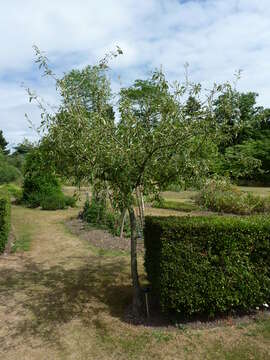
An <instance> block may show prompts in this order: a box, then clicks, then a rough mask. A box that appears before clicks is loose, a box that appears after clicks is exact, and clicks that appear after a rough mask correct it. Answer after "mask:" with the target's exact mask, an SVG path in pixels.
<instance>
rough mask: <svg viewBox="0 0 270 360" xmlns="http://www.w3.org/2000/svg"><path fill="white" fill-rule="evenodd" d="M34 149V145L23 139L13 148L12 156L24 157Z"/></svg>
mask: <svg viewBox="0 0 270 360" xmlns="http://www.w3.org/2000/svg"><path fill="white" fill-rule="evenodd" d="M33 148H34V144H33V143H31V142H30V141H29V140H28V139H24V140H23V141H22V142H21V143H19V144H18V145H16V146H15V147H14V150H15V151H14V152H13V154H12V155H14V156H16V155H23V156H25V155H26V154H28V153H29V152H30V151H31V150H32V149H33Z"/></svg>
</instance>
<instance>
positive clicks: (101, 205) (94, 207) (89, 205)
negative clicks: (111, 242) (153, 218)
mask: <svg viewBox="0 0 270 360" xmlns="http://www.w3.org/2000/svg"><path fill="white" fill-rule="evenodd" d="M81 217H82V219H83V220H84V221H86V222H88V223H89V224H91V225H94V226H97V227H101V228H105V229H107V230H109V232H110V233H112V234H113V235H116V236H119V235H120V226H121V224H120V222H119V221H120V214H118V213H117V212H115V211H113V210H112V209H111V210H108V209H107V206H106V202H105V201H104V200H101V201H97V200H96V199H94V198H92V199H91V201H90V200H89V199H87V200H86V201H85V204H84V208H83V211H82V213H81ZM124 233H125V234H126V235H127V236H128V235H129V234H130V224H129V220H128V219H126V221H125V225H124Z"/></svg>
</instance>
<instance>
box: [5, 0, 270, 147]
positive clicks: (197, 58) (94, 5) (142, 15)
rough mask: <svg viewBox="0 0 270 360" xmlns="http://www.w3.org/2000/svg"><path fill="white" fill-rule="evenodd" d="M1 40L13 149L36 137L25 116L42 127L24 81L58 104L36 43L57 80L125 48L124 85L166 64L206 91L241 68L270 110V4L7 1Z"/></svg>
mask: <svg viewBox="0 0 270 360" xmlns="http://www.w3.org/2000/svg"><path fill="white" fill-rule="evenodd" d="M0 34H1V57H0V129H2V130H3V131H4V135H5V137H6V138H7V140H8V141H9V142H10V143H11V144H16V143H17V142H19V141H21V140H22V139H23V138H24V137H28V138H29V139H35V138H36V137H37V135H36V133H35V132H34V131H33V130H31V129H29V125H28V123H27V121H26V119H25V117H24V114H25V113H28V115H29V117H30V118H31V120H32V121H33V122H34V123H35V124H38V123H39V119H40V116H39V110H38V108H37V107H35V106H34V105H33V104H29V103H28V98H27V95H26V92H25V91H24V89H23V88H22V87H21V83H22V82H24V83H25V85H26V86H29V87H31V88H33V89H35V90H36V91H37V92H38V93H39V94H41V95H42V96H43V97H44V98H45V99H46V100H48V101H49V102H51V103H52V104H53V103H55V102H56V99H57V97H56V94H55V90H54V85H53V83H52V82H49V81H47V80H45V79H41V77H40V74H39V72H38V70H37V68H36V66H35V65H34V52H33V49H32V46H33V44H36V45H38V46H39V48H40V49H41V50H43V51H45V52H46V53H47V56H48V57H49V59H50V61H51V65H52V67H53V68H54V69H55V70H56V71H57V73H58V74H61V73H63V72H66V71H69V70H70V69H72V68H82V67H83V66H85V65H87V64H93V63H95V62H96V61H97V60H98V59H100V58H102V57H103V55H104V54H105V53H106V52H108V51H109V50H111V49H114V48H115V46H116V45H119V46H120V47H121V48H122V50H123V51H124V55H123V56H121V58H117V59H116V60H114V61H113V62H112V64H111V65H112V70H113V79H115V78H116V77H117V76H118V75H119V76H120V79H121V83H122V84H129V83H131V82H132V81H133V80H135V79H136V78H138V77H144V76H146V75H147V73H148V72H149V70H150V69H154V68H155V67H159V66H160V65H161V64H162V66H163V69H164V70H165V72H166V74H167V75H168V77H169V78H170V79H171V80H174V79H176V80H180V81H181V79H183V74H184V64H185V63H186V62H188V63H189V65H190V67H189V69H190V76H191V78H192V79H193V80H194V81H199V82H201V83H202V84H203V85H204V86H209V85H211V84H212V83H213V82H214V81H216V82H223V81H226V80H232V79H233V74H234V73H235V71H237V70H239V69H242V70H243V73H242V79H241V81H240V83H239V85H238V86H239V90H241V91H250V90H251V91H256V92H258V93H259V94H260V96H259V99H258V101H259V103H260V104H262V105H264V106H269V107H270V61H269V59H270V40H269V39H270V6H269V1H268V0H259V1H254V0H201V1H200V0H197V1H194V0H190V1H178V0H98V1H94V0H76V1H75V0H72V1H71V0H57V1H53V0H48V1H47V2H45V1H41V0H35V1H34V0H27V1H21V0H9V1H3V2H2V3H1V13H0ZM113 86H114V88H117V84H116V83H115V81H114V82H113Z"/></svg>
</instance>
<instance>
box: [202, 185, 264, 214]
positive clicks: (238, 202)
mask: <svg viewBox="0 0 270 360" xmlns="http://www.w3.org/2000/svg"><path fill="white" fill-rule="evenodd" d="M195 202H196V203H197V204H198V205H200V206H203V207H204V208H206V209H207V210H212V211H217V212H223V213H232V214H240V215H249V214H254V213H261V212H269V211H270V200H269V199H267V198H262V197H260V196H258V195H255V194H252V193H250V192H242V191H241V190H239V189H238V188H237V187H236V186H233V185H232V184H230V183H229V182H228V181H227V180H209V181H208V182H207V183H206V184H205V186H204V187H203V188H202V189H201V191H200V192H199V194H198V195H197V196H196V197H195Z"/></svg>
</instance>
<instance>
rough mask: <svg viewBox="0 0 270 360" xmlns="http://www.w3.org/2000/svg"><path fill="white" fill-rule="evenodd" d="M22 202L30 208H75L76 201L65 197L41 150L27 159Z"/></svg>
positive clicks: (34, 151)
mask: <svg viewBox="0 0 270 360" xmlns="http://www.w3.org/2000/svg"><path fill="white" fill-rule="evenodd" d="M22 202H23V203H24V204H26V205H27V206H28V207H31V208H36V207H39V206H41V207H42V209H46V210H56V209H63V208H65V207H66V206H75V203H76V200H75V199H74V200H73V198H71V197H69V196H65V195H64V194H63V192H62V190H61V185H60V182H59V180H58V179H57V176H56V174H55V172H54V169H53V167H52V166H51V165H49V164H47V163H46V161H44V159H43V154H42V152H41V151H40V150H39V149H34V150H32V151H31V152H30V153H29V154H28V155H27V157H26V162H25V169H24V181H23V195H22Z"/></svg>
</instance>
